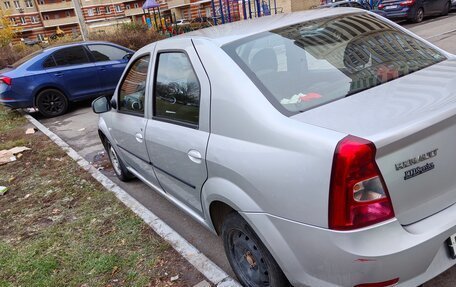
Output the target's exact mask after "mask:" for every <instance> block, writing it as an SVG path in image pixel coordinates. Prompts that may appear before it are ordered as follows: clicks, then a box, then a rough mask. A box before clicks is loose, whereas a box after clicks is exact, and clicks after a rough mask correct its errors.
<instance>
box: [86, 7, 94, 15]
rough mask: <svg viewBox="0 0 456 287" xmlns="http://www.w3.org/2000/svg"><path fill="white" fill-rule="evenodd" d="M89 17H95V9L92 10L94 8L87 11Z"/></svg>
mask: <svg viewBox="0 0 456 287" xmlns="http://www.w3.org/2000/svg"><path fill="white" fill-rule="evenodd" d="M87 15H89V16H93V15H94V14H93V9H92V8H90V9H87Z"/></svg>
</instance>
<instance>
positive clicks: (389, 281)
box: [355, 278, 399, 287]
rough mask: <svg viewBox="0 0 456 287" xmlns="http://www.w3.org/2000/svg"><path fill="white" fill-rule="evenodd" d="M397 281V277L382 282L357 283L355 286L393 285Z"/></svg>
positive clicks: (379, 286)
mask: <svg viewBox="0 0 456 287" xmlns="http://www.w3.org/2000/svg"><path fill="white" fill-rule="evenodd" d="M397 282H399V278H395V279H391V280H388V281H384V282H377V283H364V284H359V285H356V286H355V287H393V286H396V285H397Z"/></svg>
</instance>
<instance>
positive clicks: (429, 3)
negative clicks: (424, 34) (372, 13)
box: [378, 0, 451, 23]
mask: <svg viewBox="0 0 456 287" xmlns="http://www.w3.org/2000/svg"><path fill="white" fill-rule="evenodd" d="M378 8H379V9H380V10H383V11H385V12H386V17H387V18H389V19H393V20H410V21H413V22H415V23H419V22H421V21H423V19H424V17H427V16H433V15H442V16H443V15H447V14H448V12H449V11H450V9H451V0H384V1H383V2H382V4H380V5H379V6H378Z"/></svg>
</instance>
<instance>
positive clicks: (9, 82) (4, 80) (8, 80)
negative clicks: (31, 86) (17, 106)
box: [0, 76, 12, 86]
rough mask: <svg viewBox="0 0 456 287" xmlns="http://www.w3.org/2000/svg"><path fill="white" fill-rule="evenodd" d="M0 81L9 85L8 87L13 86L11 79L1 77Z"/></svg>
mask: <svg viewBox="0 0 456 287" xmlns="http://www.w3.org/2000/svg"><path fill="white" fill-rule="evenodd" d="M0 81H1V82H3V83H5V84H7V85H8V86H11V82H12V81H11V78H9V77H5V76H0Z"/></svg>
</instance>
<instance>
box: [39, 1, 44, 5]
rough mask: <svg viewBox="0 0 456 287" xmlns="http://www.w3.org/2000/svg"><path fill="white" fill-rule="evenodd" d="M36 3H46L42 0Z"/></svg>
mask: <svg viewBox="0 0 456 287" xmlns="http://www.w3.org/2000/svg"><path fill="white" fill-rule="evenodd" d="M38 3H40V5H44V4H46V3H45V2H44V0H40V1H39V2H38Z"/></svg>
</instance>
